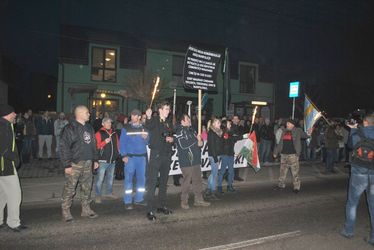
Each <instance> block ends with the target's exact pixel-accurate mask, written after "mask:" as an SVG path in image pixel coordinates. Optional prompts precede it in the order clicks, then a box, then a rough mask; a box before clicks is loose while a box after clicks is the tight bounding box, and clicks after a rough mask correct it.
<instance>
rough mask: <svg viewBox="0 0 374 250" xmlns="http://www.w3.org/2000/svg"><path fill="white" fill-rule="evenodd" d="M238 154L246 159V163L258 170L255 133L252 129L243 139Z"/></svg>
mask: <svg viewBox="0 0 374 250" xmlns="http://www.w3.org/2000/svg"><path fill="white" fill-rule="evenodd" d="M240 154H241V155H242V156H243V157H244V159H245V160H246V161H247V165H248V166H251V167H252V168H253V169H254V171H255V172H258V171H259V170H260V169H261V167H260V161H259V158H258V150H257V139H256V133H255V132H254V131H253V132H252V133H251V134H250V135H249V137H248V138H247V139H245V140H243V144H242V147H241V149H240Z"/></svg>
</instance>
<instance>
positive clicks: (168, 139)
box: [166, 136, 174, 143]
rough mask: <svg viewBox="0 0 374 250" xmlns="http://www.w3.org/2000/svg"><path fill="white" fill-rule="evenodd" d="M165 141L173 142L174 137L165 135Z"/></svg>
mask: <svg viewBox="0 0 374 250" xmlns="http://www.w3.org/2000/svg"><path fill="white" fill-rule="evenodd" d="M166 142H169V143H173V142H174V138H173V137H171V136H166Z"/></svg>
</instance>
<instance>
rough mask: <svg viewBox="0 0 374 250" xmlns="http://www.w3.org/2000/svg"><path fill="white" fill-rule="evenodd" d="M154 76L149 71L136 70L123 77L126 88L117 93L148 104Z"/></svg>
mask: <svg viewBox="0 0 374 250" xmlns="http://www.w3.org/2000/svg"><path fill="white" fill-rule="evenodd" d="M155 78H156V77H155V75H154V74H151V73H150V72H149V71H137V72H136V73H133V74H131V75H127V76H126V78H125V86H126V89H123V90H120V91H119V92H118V93H119V94H120V95H122V96H124V97H126V98H132V99H135V100H139V101H142V102H144V103H147V104H148V103H150V102H151V98H152V92H153V87H154V83H155ZM159 89H160V88H159Z"/></svg>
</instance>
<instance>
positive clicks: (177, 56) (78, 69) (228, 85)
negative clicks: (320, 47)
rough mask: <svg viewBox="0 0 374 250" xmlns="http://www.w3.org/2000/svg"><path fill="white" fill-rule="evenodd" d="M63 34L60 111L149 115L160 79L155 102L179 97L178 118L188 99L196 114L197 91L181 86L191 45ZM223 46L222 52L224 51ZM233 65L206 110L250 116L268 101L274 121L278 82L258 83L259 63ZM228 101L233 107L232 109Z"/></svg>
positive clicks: (74, 31) (75, 30) (84, 32)
mask: <svg viewBox="0 0 374 250" xmlns="http://www.w3.org/2000/svg"><path fill="white" fill-rule="evenodd" d="M62 33H63V34H64V35H63V36H62V37H63V39H61V45H60V47H61V49H60V63H59V69H58V85H57V111H64V112H67V113H70V112H71V111H72V110H73V108H74V107H75V106H77V105H80V104H83V105H87V106H88V107H89V108H90V109H91V110H92V111H95V112H96V113H97V112H109V113H124V114H128V113H129V112H131V110H132V109H133V108H139V109H141V110H143V111H144V110H145V109H146V108H147V107H148V106H149V104H150V101H151V95H152V91H153V87H154V83H155V79H156V77H157V76H159V77H160V85H159V88H158V90H157V93H156V100H155V103H157V100H162V99H167V100H170V101H171V102H172V101H173V95H174V93H176V113H177V114H178V113H182V112H186V111H187V108H188V106H187V105H186V103H187V101H192V112H194V111H195V110H196V108H195V107H196V105H197V93H196V92H194V91H190V90H185V89H184V88H183V82H182V75H183V67H184V56H185V51H186V50H187V47H188V45H189V44H188V43H184V44H179V45H175V44H173V45H172V46H167V45H162V46H160V45H154V44H145V43H144V42H142V41H138V40H137V39H135V38H133V37H131V36H128V35H127V34H123V33H116V32H111V31H98V30H93V29H88V28H81V27H71V26H69V27H64V28H63V29H62ZM205 47H207V48H209V45H205ZM212 47H213V49H214V46H212ZM220 48H221V50H220V53H222V54H223V53H224V50H225V48H224V46H221V47H220ZM211 50H212V49H211ZM228 51H229V53H230V48H228ZM222 57H224V56H222ZM221 64H222V65H223V60H221ZM229 64H230V70H227V72H225V74H224V73H223V71H222V70H220V73H218V75H217V86H218V91H217V92H214V93H206V94H207V96H206V97H207V102H206V105H205V106H204V110H203V112H204V113H206V115H210V114H215V115H219V116H221V115H223V114H224V113H227V115H232V114H234V113H236V114H239V115H251V114H252V109H253V107H254V106H253V105H251V101H263V102H266V103H267V106H266V107H263V108H262V111H263V115H264V116H269V117H271V116H272V115H273V110H274V105H275V103H274V84H273V83H269V82H261V81H260V80H259V65H258V64H255V63H251V62H248V61H245V60H235V61H229ZM222 65H220V67H221V68H222ZM226 103H229V104H230V105H228V106H227V108H228V109H227V110H226V105H225V104H226Z"/></svg>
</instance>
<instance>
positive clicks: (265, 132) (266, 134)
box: [256, 124, 274, 141]
mask: <svg viewBox="0 0 374 250" xmlns="http://www.w3.org/2000/svg"><path fill="white" fill-rule="evenodd" d="M260 138H261V139H264V140H268V141H272V140H273V139H274V128H273V126H271V125H266V124H264V125H262V126H261V128H260ZM256 139H257V138H256Z"/></svg>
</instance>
